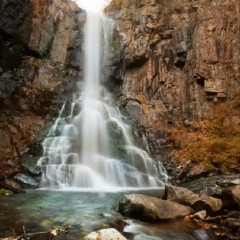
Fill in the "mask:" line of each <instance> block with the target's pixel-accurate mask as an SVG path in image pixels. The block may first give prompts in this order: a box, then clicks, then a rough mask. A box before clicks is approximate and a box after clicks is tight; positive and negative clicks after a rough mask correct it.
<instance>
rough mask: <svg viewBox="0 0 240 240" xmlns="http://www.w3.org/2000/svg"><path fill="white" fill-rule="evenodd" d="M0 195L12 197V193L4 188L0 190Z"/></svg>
mask: <svg viewBox="0 0 240 240" xmlns="http://www.w3.org/2000/svg"><path fill="white" fill-rule="evenodd" d="M0 195H1V196H8V195H13V192H12V191H10V190H7V189H4V188H1V189H0Z"/></svg>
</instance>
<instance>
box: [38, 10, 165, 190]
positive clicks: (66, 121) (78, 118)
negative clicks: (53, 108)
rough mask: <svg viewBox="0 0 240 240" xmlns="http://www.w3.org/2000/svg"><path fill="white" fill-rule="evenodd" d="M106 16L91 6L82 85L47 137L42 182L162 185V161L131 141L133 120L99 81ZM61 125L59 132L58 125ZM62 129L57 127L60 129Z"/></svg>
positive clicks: (95, 185)
mask: <svg viewBox="0 0 240 240" xmlns="http://www.w3.org/2000/svg"><path fill="white" fill-rule="evenodd" d="M101 34H102V33H101V19H100V15H99V14H98V13H97V12H88V14H87V22H86V26H85V69H84V84H83V91H81V92H80V93H77V94H75V95H74V99H73V103H72V109H71V111H70V115H69V116H67V117H63V116H62V112H63V111H64V107H63V109H62V110H61V113H60V115H59V118H58V119H57V121H56V123H55V125H54V126H53V127H52V129H51V130H50V133H49V136H48V138H46V139H45V140H44V142H43V148H44V156H43V157H42V158H41V159H40V160H39V161H38V165H40V166H43V169H44V174H43V177H42V181H41V185H42V186H43V187H54V188H56V187H61V188H81V189H98V190H107V189H111V188H114V189H116V188H118V189H119V188H121V189H122V188H150V187H153V188H162V187H163V186H164V180H166V174H165V172H164V170H163V168H162V165H161V164H160V163H159V162H158V163H157V162H154V161H153V160H152V159H151V158H150V157H149V156H148V154H147V153H146V152H145V151H144V150H142V149H139V148H137V147H136V146H134V145H133V143H132V138H131V135H130V133H129V131H128V129H129V126H128V125H126V124H125V123H124V122H123V121H122V116H121V115H120V112H119V111H118V109H117V108H116V107H114V105H113V101H112V99H111V95H110V94H109V93H108V92H107V91H106V90H105V89H104V88H103V87H102V86H100V83H99V81H100V65H101V64H100V61H101V54H100V53H101V36H102V35H101ZM60 128H62V130H61V133H60V134H59V133H58V131H59V129H60ZM57 130H58V131H57Z"/></svg>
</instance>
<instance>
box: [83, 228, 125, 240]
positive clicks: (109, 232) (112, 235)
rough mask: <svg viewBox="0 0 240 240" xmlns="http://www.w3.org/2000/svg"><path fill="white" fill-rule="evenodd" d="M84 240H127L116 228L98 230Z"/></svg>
mask: <svg viewBox="0 0 240 240" xmlns="http://www.w3.org/2000/svg"><path fill="white" fill-rule="evenodd" d="M82 240H127V239H126V238H125V237H124V236H123V235H121V234H120V233H119V232H118V231H117V230H116V229H114V228H107V229H102V230H98V231H97V232H91V233H89V234H88V235H87V236H85V237H83V238H82Z"/></svg>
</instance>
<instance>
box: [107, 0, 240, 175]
mask: <svg viewBox="0 0 240 240" xmlns="http://www.w3.org/2000/svg"><path fill="white" fill-rule="evenodd" d="M239 9H240V7H239V1H238V0H231V1H229V0H227V1H218V0H212V1H210V0H200V1H190V0H183V1H179V0H169V1H163V0H135V1H129V0H121V1H119V0H113V1H112V3H111V4H110V5H109V6H108V7H107V8H106V9H105V12H106V15H107V16H108V17H110V18H113V19H115V28H114V30H113V33H114V34H113V37H112V40H111V43H112V44H111V46H110V48H111V49H112V53H111V54H110V58H111V59H112V63H113V64H112V66H111V69H112V70H113V71H112V75H111V77H109V78H108V84H109V85H110V86H111V88H112V89H114V90H115V92H116V94H117V97H118V103H119V105H120V106H121V107H122V108H123V109H124V110H126V111H127V113H128V114H129V115H130V116H131V117H132V118H134V119H137V120H138V121H139V123H140V125H142V126H144V128H145V129H146V133H147V135H148V138H149V140H150V141H151V142H152V145H153V148H154V151H153V154H159V152H160V151H159V149H160V148H164V147H165V148H167V147H169V146H170V147H173V148H174V152H173V154H172V155H170V159H171V160H172V162H173V163H174V164H175V169H177V171H175V172H173V173H172V174H173V175H174V174H177V175H178V177H180V178H186V176H187V177H188V178H194V177H196V176H198V177H199V176H206V175H208V174H209V173H210V172H215V173H224V172H225V173H228V172H236V171H237V170H236V169H238V170H239V169H240V168H239V160H238V159H239V156H240V155H238V153H239V147H240V146H239V143H238V142H239V141H238V140H237V139H239V134H240V129H239V123H240V118H239V115H240V112H239V106H240V105H239V102H240V99H239V88H240V67H239V63H240V54H239V53H240V30H239V25H240V14H239ZM118 43H120V46H121V47H119V44H118ZM116 58H118V62H117V61H116ZM110 62H111V61H110ZM230 109H231V110H230ZM201 132H202V133H203V134H202V133H201ZM220 132H221V133H220ZM233 132H234V134H233ZM235 135H237V136H238V138H235V137H234V136H235ZM214 139H215V140H214ZM227 139H233V140H230V141H231V143H230V142H229V144H226V142H227ZM190 144H191V146H190ZM230 145H231V146H230ZM182 149H185V151H182ZM207 152H208V153H207ZM222 152H225V153H224V154H221V153H222ZM160 153H161V154H163V152H162V151H161V152H160ZM186 162H188V163H187V164H186ZM224 162H228V164H225V163H224ZM196 163H198V164H199V167H198V168H197V167H196V168H195V169H192V168H193V166H195V165H198V164H196ZM224 164H225V165H224ZM166 167H168V166H167V164H166Z"/></svg>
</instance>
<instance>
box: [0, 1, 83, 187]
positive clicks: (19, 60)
mask: <svg viewBox="0 0 240 240" xmlns="http://www.w3.org/2000/svg"><path fill="white" fill-rule="evenodd" d="M84 21H85V12H84V11H82V10H81V9H79V7H78V6H77V5H76V3H74V2H72V1H70V0H67V1H66V0H38V1H29V0H2V1H0V42H1V49H0V108H1V111H0V119H1V120H0V169H1V170H0V180H1V185H2V186H4V185H7V186H6V187H8V186H9V185H12V183H11V178H12V177H13V176H14V175H15V174H16V173H18V172H19V171H23V169H21V164H22V163H24V158H23V156H24V154H28V155H31V156H32V157H35V156H37V155H39V154H41V153H40V152H39V151H40V148H39V144H40V142H41V140H42V139H41V138H42V137H43V136H44V135H46V130H47V128H48V124H49V123H52V121H53V120H54V118H55V117H56V116H57V115H58V112H59V109H61V105H62V104H63V102H64V101H65V100H66V98H67V96H69V94H70V93H71V92H72V89H73V88H74V87H75V79H77V78H79V75H80V73H81V62H80V58H79V56H78V55H79V54H80V51H79V50H81V38H82V30H81V29H82V27H81V26H82V24H83V23H84ZM3 179H5V182H3V181H2V180H3ZM15 187H16V188H17V186H16V185H15V186H13V187H12V188H13V190H14V189H15ZM10 188H11V187H10ZM15 190H16V189H15Z"/></svg>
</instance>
